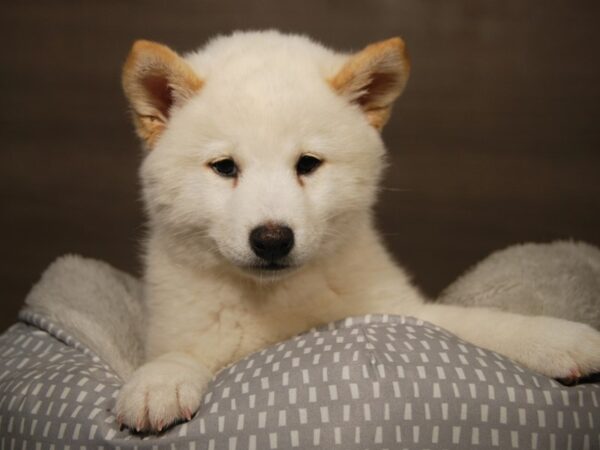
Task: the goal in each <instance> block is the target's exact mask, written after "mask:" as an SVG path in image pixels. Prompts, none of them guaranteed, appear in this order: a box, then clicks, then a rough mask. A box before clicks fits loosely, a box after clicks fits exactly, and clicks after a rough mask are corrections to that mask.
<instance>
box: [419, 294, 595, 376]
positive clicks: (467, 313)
mask: <svg viewBox="0 0 600 450" xmlns="http://www.w3.org/2000/svg"><path fill="white" fill-rule="evenodd" d="M411 313H413V314H414V315H415V316H416V317H418V318H420V319H423V320H426V321H429V322H431V323H434V324H436V325H439V326H440V327H442V328H445V329H447V330H448V331H450V332H452V333H454V334H456V335H457V336H458V337H460V338H462V339H464V340H466V341H468V342H471V343H473V344H475V345H478V346H480V347H484V348H487V349H489V350H493V351H495V352H497V353H500V354H502V355H505V356H507V357H509V358H511V359H513V360H514V361H516V362H518V363H520V364H522V365H523V366H526V367H528V368H530V369H532V370H534V371H536V372H539V373H542V374H544V375H547V376H549V377H553V378H565V379H573V378H579V377H581V376H583V375H588V374H591V373H594V372H597V371H600V332H598V331H596V330H595V329H593V328H591V327H590V326H588V325H584V324H581V323H577V322H571V321H567V320H562V319H556V318H552V317H544V316H522V315H519V314H513V313H507V312H502V311H499V310H495V309H488V308H464V307H460V306H451V305H436V304H424V305H422V306H420V307H417V308H416V309H415V310H414V311H412V312H411Z"/></svg>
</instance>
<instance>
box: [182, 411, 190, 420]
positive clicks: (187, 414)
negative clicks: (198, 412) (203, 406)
mask: <svg viewBox="0 0 600 450" xmlns="http://www.w3.org/2000/svg"><path fill="white" fill-rule="evenodd" d="M182 414H183V418H184V419H185V420H187V421H190V420H192V411H191V410H190V409H189V408H184V410H183V411H182Z"/></svg>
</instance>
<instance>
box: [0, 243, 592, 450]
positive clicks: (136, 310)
mask: <svg viewBox="0 0 600 450" xmlns="http://www.w3.org/2000/svg"><path fill="white" fill-rule="evenodd" d="M599 261H600V252H598V251H597V250H596V249H594V248H592V247H590V246H586V245H584V244H573V243H555V244H549V245H544V246H527V245H526V246H517V247H514V248H511V249H508V250H505V251H503V252H499V253H497V254H494V255H492V257H490V259H489V260H487V261H484V262H482V263H481V264H480V265H479V266H478V267H476V268H475V269H474V270H472V271H471V272H470V273H469V274H467V275H465V276H464V277H463V278H461V279H460V280H459V281H457V283H456V284H455V285H453V286H451V287H450V288H448V290H447V291H446V293H445V296H446V298H445V299H444V300H445V301H450V302H457V303H463V304H465V303H467V302H468V301H469V297H470V296H473V297H474V298H476V299H484V300H485V301H488V302H491V303H487V304H489V305H493V306H501V307H506V306H508V304H505V302H516V303H519V302H520V301H523V299H530V298H533V299H536V298H539V297H540V296H542V295H543V293H544V286H545V284H546V283H558V285H560V289H558V288H555V289H551V291H552V292H549V293H548V295H550V294H552V295H553V297H552V298H553V300H552V302H551V303H550V304H549V306H547V305H546V304H545V303H544V302H541V303H540V304H541V306H540V307H545V308H546V309H543V310H537V309H533V310H526V311H523V312H526V313H532V314H533V313H537V312H538V311H539V312H545V313H549V314H554V315H559V314H561V313H560V310H559V309H556V306H557V302H558V299H559V297H560V296H561V295H565V296H566V298H567V299H568V300H569V301H570V302H572V303H571V306H572V305H575V304H576V305H579V306H578V307H577V308H576V309H577V310H581V311H585V310H586V309H585V308H586V307H587V306H585V305H588V304H597V303H594V302H597V294H598V284H597V283H598V277H597V274H598V272H597V269H598V265H597V264H598V262H599ZM507 265H509V266H514V267H506V266H507ZM544 267H546V269H544ZM564 274H569V275H568V276H565V277H564V280H565V281H563V282H564V283H573V284H568V285H564V286H563V285H562V284H561V283H560V280H561V279H563V278H560V277H561V276H562V275H564ZM511 278H513V280H512V282H511V281H510V280H511ZM557 280H558V281H557ZM494 283H498V286H499V287H494ZM585 283H587V284H586V285H585V286H584V285H583V284H585ZM576 285H577V286H576ZM569 286H573V287H576V289H573V290H569ZM528 289H529V290H530V291H529V293H528V291H527V290H528ZM561 289H562V290H561ZM140 294H141V291H140V285H139V282H138V281H137V280H135V279H134V278H132V277H130V276H128V275H126V274H124V273H122V272H119V271H117V270H115V269H113V268H111V267H110V266H108V265H106V264H104V263H101V262H98V261H94V260H89V259H84V258H80V257H76V256H67V257H63V258H60V259H59V260H57V261H56V262H55V263H54V264H52V265H51V266H50V268H48V270H47V271H46V272H45V273H44V275H43V276H42V279H41V280H40V282H39V283H38V284H37V285H36V286H35V287H34V289H33V290H32V292H31V293H30V295H29V296H28V298H27V304H26V307H25V308H24V309H23V311H22V312H21V315H20V318H21V320H22V323H19V324H16V325H14V326H13V327H12V328H10V329H9V330H8V331H7V332H6V333H4V334H3V335H1V336H0V356H1V358H0V448H2V449H3V448H19V449H30V448H31V449H48V450H50V449H56V448H65V447H67V446H70V447H71V448H83V447H85V448H99V447H101V446H103V447H104V448H112V447H119V448H122V449H135V448H137V449H140V450H143V449H154V448H172V449H190V450H192V449H194V450H200V449H208V450H210V449H212V450H219V449H225V450H242V449H254V450H256V449H269V448H279V449H294V448H302V449H310V448H315V449H316V448H328V449H329V448H331V449H334V448H339V449H345V450H354V449H356V450H358V449H366V448H369V449H386V448H387V449H392V448H393V449H396V448H398V449H400V448H402V449H421V448H429V449H438V448H444V449H457V450H458V449H460V450H466V449H490V448H531V449H540V450H542V449H543V450H547V449H555V450H562V449H569V448H572V449H575V448H577V449H579V448H585V449H600V384H584V385H579V386H574V387H566V386H562V385H560V384H559V383H557V382H556V381H555V380H552V379H549V378H546V377H544V376H542V375H539V374H536V373H533V372H531V371H529V370H527V369H524V368H522V367H519V366H518V365H516V364H515V363H513V362H511V361H509V360H507V359H506V358H504V357H502V356H501V355H498V354H495V353H493V352H490V351H487V350H484V349H481V348H478V347H475V346H473V345H471V344H469V343H466V342H463V341H461V340H460V339H458V338H456V337H455V336H453V335H451V334H450V333H448V332H446V331H444V330H441V329H439V328H437V327H435V326H434V325H431V324H428V323H424V322H422V321H419V320H416V319H413V318H405V317H398V316H366V317H360V318H349V319H346V320H344V321H340V322H337V323H335V324H330V325H329V326H327V327H323V328H321V329H319V330H311V331H309V332H307V333H305V334H303V335H300V336H298V337H295V338H293V339H290V340H288V341H285V342H283V343H280V344H277V345H274V346H272V347H269V348H267V349H264V350H262V351H260V352H257V353H255V354H253V355H250V356H248V357H247V358H244V359H243V360H241V361H239V362H237V363H236V364H234V365H233V366H231V367H230V368H228V369H225V370H223V371H221V373H219V374H218V375H217V377H216V379H215V380H214V381H213V383H212V384H211V386H209V390H208V392H207V394H206V395H205V398H204V400H203V403H202V406H201V408H200V410H199V412H198V413H197V414H196V415H195V416H194V417H193V419H192V420H191V421H190V422H188V423H186V424H182V425H178V426H175V427H172V428H170V429H169V430H167V431H165V432H164V433H162V434H161V435H159V436H140V435H135V434H132V433H130V432H129V431H128V430H120V429H119V427H118V426H117V423H116V419H115V416H114V413H113V412H112V410H113V408H114V403H115V398H116V396H117V394H118V391H119V388H120V386H121V384H122V380H124V379H126V378H127V377H128V375H129V374H130V373H131V371H132V370H133V369H134V368H135V366H136V365H137V364H139V362H140V361H141V359H142V349H141V336H142V333H141V332H142V329H143V323H142V322H141V315H142V314H141V313H142V306H141V303H140V301H139V299H140ZM511 295H512V296H511ZM495 297H497V298H495ZM477 301H479V300H477ZM527 301H529V300H527ZM536 301H537V300H536ZM590 302H591V303H590ZM478 304H481V303H478ZM510 307H511V308H513V306H512V304H511V306H510ZM570 317H572V316H570ZM572 318H576V317H572Z"/></svg>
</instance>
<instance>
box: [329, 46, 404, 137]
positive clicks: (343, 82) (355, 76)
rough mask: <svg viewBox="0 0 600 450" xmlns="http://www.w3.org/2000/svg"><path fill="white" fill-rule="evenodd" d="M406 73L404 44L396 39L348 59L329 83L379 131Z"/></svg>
mask: <svg viewBox="0 0 600 450" xmlns="http://www.w3.org/2000/svg"><path fill="white" fill-rule="evenodd" d="M409 72H410V60H409V58H408V54H407V52H406V48H405V45H404V41H403V40H402V39H400V38H399V37H396V38H392V39H388V40H386V41H381V42H377V43H375V44H371V45H369V46H367V47H366V48H365V49H363V50H362V51H360V52H358V53H355V54H354V55H351V56H350V58H349V59H348V61H347V62H346V64H344V66H343V67H342V68H341V70H340V71H339V72H338V73H337V74H336V75H335V76H334V77H333V78H332V79H331V80H330V83H331V85H332V86H333V88H334V89H335V90H336V91H337V92H338V93H339V94H341V95H343V96H344V97H346V98H347V99H348V100H349V101H350V102H352V103H355V104H357V105H358V106H360V107H361V109H362V110H363V112H364V113H365V115H366V116H367V120H368V121H369V123H370V124H371V125H372V126H373V127H375V128H376V129H378V130H381V129H382V128H383V126H384V125H385V123H386V122H387V120H388V118H389V116H390V113H391V109H392V105H393V103H394V100H396V99H397V98H398V96H399V95H400V94H401V93H402V91H403V90H404V87H405V86H406V82H407V81H408V75H409Z"/></svg>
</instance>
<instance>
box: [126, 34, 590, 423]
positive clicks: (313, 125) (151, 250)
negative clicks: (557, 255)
mask: <svg viewBox="0 0 600 450" xmlns="http://www.w3.org/2000/svg"><path fill="white" fill-rule="evenodd" d="M409 69H410V63H409V59H408V57H407V53H406V50H405V47H404V42H403V41H402V40H401V39H400V38H392V39H389V40H386V41H383V42H378V43H375V44H372V45H369V46H367V47H366V48H364V49H363V50H362V51H359V52H357V53H354V54H346V53H337V52H334V51H331V50H329V49H327V48H325V47H323V46H321V45H319V44H317V43H315V42H313V41H311V40H310V39H308V38H306V37H302V36H296V35H284V34H280V33H278V32H275V31H267V32H249V33H235V34H233V35H231V36H226V37H219V38H216V39H214V40H213V41H211V42H210V43H209V44H208V45H207V46H206V47H204V48H202V49H200V50H199V51H197V52H193V53H190V54H188V55H186V56H185V57H181V56H179V55H178V54H176V53H175V52H173V51H172V50H170V49H169V48H167V47H165V46H163V45H160V44H157V43H153V42H147V41H138V42H136V43H135V44H134V46H133V48H132V50H131V53H130V55H129V57H128V59H127V62H126V64H125V67H124V73H123V85H124V89H125V93H126V96H127V98H128V100H129V102H130V104H131V109H132V112H133V121H134V124H135V128H136V130H137V133H138V135H139V136H140V138H141V140H142V142H143V145H144V147H145V148H146V149H147V155H146V156H145V158H144V161H143V164H142V167H141V179H142V186H143V196H144V201H145V205H146V208H147V214H148V218H149V235H148V240H147V242H146V252H145V276H144V282H145V299H144V301H145V307H146V314H147V316H146V317H145V320H146V330H147V334H146V342H145V344H146V355H147V362H146V363H145V364H144V365H143V366H141V367H140V368H139V369H138V370H137V371H136V372H135V373H134V374H133V375H132V377H131V379H130V380H127V383H126V384H125V386H124V387H123V389H122V391H121V393H120V395H119V397H118V400H117V405H116V412H117V417H118V420H119V421H120V422H121V423H122V424H125V425H127V426H128V427H130V428H132V429H135V430H144V431H159V430H161V429H163V428H164V427H166V426H168V425H169V424H171V423H173V422H174V421H177V420H180V419H189V418H190V417H191V416H192V414H193V413H194V412H195V411H196V409H197V408H198V407H199V404H200V400H201V397H202V395H203V393H204V390H205V388H206V386H207V384H208V382H209V381H210V380H211V378H212V377H213V376H214V375H215V374H216V373H217V372H218V371H219V370H220V369H221V368H223V367H224V366H227V365H228V364H230V363H232V362H234V361H236V360H237V359H239V358H241V357H243V356H245V355H248V354H249V353H251V352H254V351H256V350H258V349H261V348H263V347H265V346H268V345H270V344H273V343H275V342H277V341H280V340H283V339H286V338H289V337H291V336H293V335H295V334H297V333H300V332H302V331H305V330H307V329H309V328H310V327H313V326H317V325H321V324H324V323H327V322H330V321H333V320H337V319H341V318H344V317H348V316H356V315H362V314H366V313H390V314H405V315H410V316H416V317H418V318H420V319H423V320H426V321H430V322H432V323H434V324H436V325H439V326H441V327H443V328H445V329H447V330H449V331H451V332H452V333H455V334H456V335H458V336H459V337H461V338H463V339H465V340H468V341H470V342H472V343H473V344H476V345H479V346H481V347H485V348H488V349H491V350H494V351H497V352H499V353H501V354H504V355H506V356H508V357H510V358H512V359H514V360H515V361H517V362H519V363H521V364H522V365H524V366H526V367H529V368H530V369H533V370H535V371H538V372H540V373H542V374H545V375H548V376H550V377H579V376H581V375H584V374H588V373H590V372H593V371H595V370H598V369H600V333H598V332H597V331H595V330H594V329H592V328H590V327H588V326H586V325H583V324H579V323H575V322H568V321H564V320H560V319H555V318H549V317H528V316H521V315H516V314H511V313H506V312H500V311H497V310H493V309H484V308H463V307H459V306H450V305H436V304H431V303H427V302H426V301H425V299H424V297H423V295H421V294H420V293H419V291H418V290H417V289H416V288H415V287H413V286H412V285H411V283H410V280H409V279H408V277H407V275H406V273H405V272H404V271H403V269H402V268H401V267H399V266H398V265H397V264H396V263H395V262H394V261H393V260H392V258H391V257H390V255H389V254H388V252H387V251H386V249H385V248H384V246H383V244H382V241H381V238H380V237H379V236H378V233H377V231H376V230H375V227H374V225H373V214H372V210H373V205H374V203H375V200H376V194H377V190H378V185H379V182H380V180H381V175H382V169H383V167H384V165H385V148H384V144H383V142H382V139H381V135H380V130H381V129H382V127H383V126H384V125H385V123H386V121H387V119H388V117H389V115H390V111H391V108H392V104H393V102H394V100H396V98H397V97H398V96H399V95H400V94H401V92H402V90H403V89H404V87H405V85H406V82H407V80H408V76H409Z"/></svg>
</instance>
